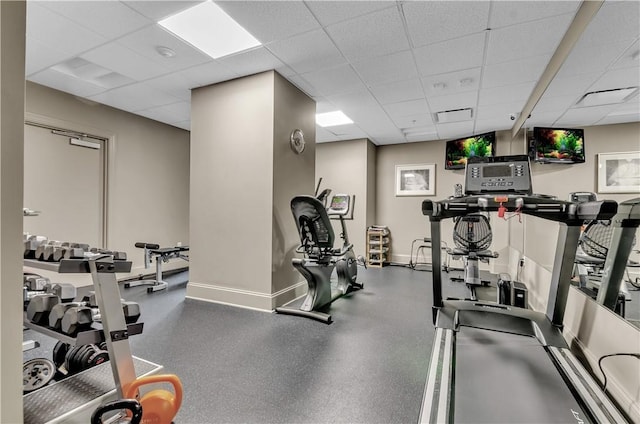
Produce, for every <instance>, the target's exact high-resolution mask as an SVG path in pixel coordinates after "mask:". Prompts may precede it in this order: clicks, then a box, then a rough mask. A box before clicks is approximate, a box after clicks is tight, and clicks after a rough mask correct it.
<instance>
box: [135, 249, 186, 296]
mask: <svg viewBox="0 0 640 424" xmlns="http://www.w3.org/2000/svg"><path fill="white" fill-rule="evenodd" d="M135 246H136V247H138V248H140V249H144V267H145V269H146V268H149V266H150V265H151V263H153V258H155V259H156V279H155V280H139V281H130V282H127V283H125V285H124V286H125V288H129V287H136V286H143V285H150V286H151V287H148V288H147V293H151V292H155V291H159V290H164V289H166V288H167V287H168V286H169V284H168V283H167V282H166V281H162V263H163V262H169V259H173V258H180V259H183V260H185V261H187V262H188V261H189V256H188V255H187V254H186V253H185V252H188V251H189V246H175V247H162V248H161V247H160V245H158V244H154V243H143V242H138V243H136V244H135Z"/></svg>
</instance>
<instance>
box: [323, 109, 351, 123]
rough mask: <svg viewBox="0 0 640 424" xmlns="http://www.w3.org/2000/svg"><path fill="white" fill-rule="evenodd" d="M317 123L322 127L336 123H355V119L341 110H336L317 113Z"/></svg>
mask: <svg viewBox="0 0 640 424" xmlns="http://www.w3.org/2000/svg"><path fill="white" fill-rule="evenodd" d="M316 124H318V125H320V126H321V127H334V126H336V125H346V124H353V121H352V120H351V119H349V117H348V116H347V115H345V114H344V113H342V111H341V110H336V111H334V112H326V113H317V114H316Z"/></svg>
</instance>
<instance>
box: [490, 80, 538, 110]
mask: <svg viewBox="0 0 640 424" xmlns="http://www.w3.org/2000/svg"><path fill="white" fill-rule="evenodd" d="M535 85H536V83H535V82H526V83H524V84H514V85H505V86H502V87H494V88H492V89H485V88H483V89H481V90H480V97H479V99H478V106H489V105H495V104H500V103H516V104H519V105H520V106H518V108H517V109H516V111H519V110H520V109H521V108H522V107H523V106H524V104H525V103H526V101H527V99H528V98H529V96H530V95H531V91H533V87H535Z"/></svg>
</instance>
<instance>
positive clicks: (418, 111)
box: [384, 99, 430, 119]
mask: <svg viewBox="0 0 640 424" xmlns="http://www.w3.org/2000/svg"><path fill="white" fill-rule="evenodd" d="M384 110H386V111H387V114H389V116H390V117H391V119H394V118H398V117H401V116H413V115H422V114H425V115H426V114H429V113H430V111H429V106H428V105H427V101H426V100H425V99H418V100H409V101H406V102H399V103H391V104H388V105H385V106H384Z"/></svg>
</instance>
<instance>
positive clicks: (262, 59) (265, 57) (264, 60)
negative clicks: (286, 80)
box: [218, 47, 283, 75]
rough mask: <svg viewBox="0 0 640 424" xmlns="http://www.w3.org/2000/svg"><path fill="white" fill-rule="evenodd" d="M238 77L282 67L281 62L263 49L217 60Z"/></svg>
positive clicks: (259, 48)
mask: <svg viewBox="0 0 640 424" xmlns="http://www.w3.org/2000/svg"><path fill="white" fill-rule="evenodd" d="M218 62H220V63H221V64H223V65H225V66H226V67H227V68H229V69H231V70H232V71H233V72H235V73H237V74H238V75H252V74H257V73H259V72H264V71H270V70H273V69H276V68H279V67H282V66H283V64H282V62H281V61H280V60H279V59H278V58H277V57H275V56H274V55H273V54H272V53H271V52H270V51H269V50H267V49H266V48H264V47H258V48H255V49H251V50H248V51H245V52H241V53H237V54H234V55H230V56H225V57H223V58H220V59H218Z"/></svg>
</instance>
